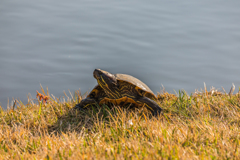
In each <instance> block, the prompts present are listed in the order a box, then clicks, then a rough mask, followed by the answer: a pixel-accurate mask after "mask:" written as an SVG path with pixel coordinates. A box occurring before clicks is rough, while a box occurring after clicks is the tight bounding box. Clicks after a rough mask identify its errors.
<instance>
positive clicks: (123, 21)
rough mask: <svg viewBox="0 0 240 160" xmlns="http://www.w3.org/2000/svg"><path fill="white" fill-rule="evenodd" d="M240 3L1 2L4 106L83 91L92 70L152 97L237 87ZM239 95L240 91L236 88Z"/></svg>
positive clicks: (239, 82)
mask: <svg viewBox="0 0 240 160" xmlns="http://www.w3.org/2000/svg"><path fill="white" fill-rule="evenodd" d="M239 8H240V1H207V0H201V1H187V0H181V1H171V0H170V1H169V0H167V1H139V0H132V1H111V0H104V1H100V0H86V1H81V0H80V1H76V0H75V1H66V0H58V1H56V0H55V1H54V0H41V1H30V0H21V1H17V0H11V1H9V0H1V1H0V103H1V106H2V107H3V108H6V107H7V102H8V98H9V99H10V100H12V97H14V98H19V99H20V100H22V101H23V102H24V103H26V102H27V96H26V95H27V94H28V93H31V95H32V96H33V97H35V95H36V90H40V84H41V85H42V86H43V87H44V88H45V87H46V86H48V88H49V91H50V93H51V94H53V95H55V96H56V97H60V96H63V95H64V94H63V91H64V90H65V91H68V89H69V90H70V91H72V92H74V91H75V90H77V89H79V88H80V89H81V91H82V93H84V92H86V91H90V90H91V89H92V88H93V87H94V86H95V84H96V80H95V79H94V78H93V77H92V72H93V70H94V69H95V68H101V69H104V70H107V71H110V72H112V73H126V74H131V75H133V76H135V77H137V78H139V79H140V80H142V81H143V82H145V83H146V84H147V85H148V86H149V87H150V88H151V89H152V90H153V92H154V93H157V92H159V91H160V87H162V85H163V86H164V87H165V89H166V90H167V91H168V92H172V93H174V90H176V91H178V90H179V89H185V90H186V91H187V92H188V93H191V92H194V91H195V89H200V88H203V83H204V82H205V83H206V85H207V87H208V88H210V86H214V87H216V88H221V87H224V88H225V89H226V90H227V91H229V89H230V87H231V85H232V83H234V84H235V86H236V88H238V86H240V74H239V71H240V70H239V69H240V9H239ZM237 90H238V89H237Z"/></svg>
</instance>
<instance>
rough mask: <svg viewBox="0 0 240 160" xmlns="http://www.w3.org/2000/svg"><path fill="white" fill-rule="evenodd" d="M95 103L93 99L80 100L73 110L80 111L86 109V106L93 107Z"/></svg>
mask: <svg viewBox="0 0 240 160" xmlns="http://www.w3.org/2000/svg"><path fill="white" fill-rule="evenodd" d="M96 103H97V102H96V100H95V99H93V98H89V97H88V98H85V99H83V100H81V102H80V103H78V104H77V105H76V106H75V107H74V108H73V109H78V110H82V109H84V108H87V107H88V106H91V105H94V104H96Z"/></svg>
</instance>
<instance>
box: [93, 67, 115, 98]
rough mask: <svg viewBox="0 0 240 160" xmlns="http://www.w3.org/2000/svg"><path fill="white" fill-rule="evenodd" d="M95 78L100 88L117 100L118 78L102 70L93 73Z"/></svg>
mask: <svg viewBox="0 0 240 160" xmlns="http://www.w3.org/2000/svg"><path fill="white" fill-rule="evenodd" d="M93 77H94V78H95V79H96V80H97V82H98V84H99V86H100V87H101V88H103V89H104V91H105V92H106V93H107V94H108V95H109V96H110V95H111V97H113V98H117V97H118V96H117V95H118V94H119V93H118V91H117V85H118V83H117V78H116V76H115V75H114V74H111V73H109V72H107V71H104V70H101V69H95V70H94V72H93Z"/></svg>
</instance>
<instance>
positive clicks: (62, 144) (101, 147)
mask: <svg viewBox="0 0 240 160" xmlns="http://www.w3.org/2000/svg"><path fill="white" fill-rule="evenodd" d="M41 93H42V94H43V95H48V96H49V97H48V99H47V103H43V102H42V100H41V101H39V100H33V99H31V98H29V103H28V104H27V105H23V104H22V103H21V102H19V101H17V103H16V105H15V106H14V108H11V109H8V110H6V111H4V110H2V109H0V159H240V128H239V126H240V95H239V94H234V95H232V94H231V93H229V94H228V93H224V92H223V93H220V92H217V91H216V90H211V91H209V92H207V91H204V92H198V93H195V94H193V95H191V96H189V95H187V94H186V93H185V92H184V91H180V92H179V93H178V94H176V95H173V94H169V93H166V92H163V93H161V94H159V95H158V99H159V101H158V103H159V104H160V106H161V107H162V108H163V110H164V111H163V114H162V115H161V116H159V117H157V118H156V117H152V116H151V115H148V112H147V111H145V109H135V110H131V109H122V108H119V107H107V106H102V107H101V108H100V107H93V108H90V109H89V110H86V111H85V112H79V111H74V110H72V107H74V105H75V104H76V103H78V102H77V101H80V100H81V96H80V95H79V94H76V96H72V95H71V94H70V95H69V97H68V96H67V95H66V96H65V98H64V99H63V98H61V101H60V100H59V99H57V98H55V97H54V96H50V95H49V94H48V93H44V91H41Z"/></svg>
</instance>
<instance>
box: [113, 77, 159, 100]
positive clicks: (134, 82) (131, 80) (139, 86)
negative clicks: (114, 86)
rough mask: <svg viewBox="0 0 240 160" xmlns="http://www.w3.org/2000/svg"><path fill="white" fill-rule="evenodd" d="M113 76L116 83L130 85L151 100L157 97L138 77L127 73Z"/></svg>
mask: <svg viewBox="0 0 240 160" xmlns="http://www.w3.org/2000/svg"><path fill="white" fill-rule="evenodd" d="M115 76H116V78H117V81H118V84H122V83H124V84H123V85H130V86H132V88H133V89H135V91H137V93H138V94H140V95H141V96H145V97H148V98H150V99H153V100H156V99H157V98H156V96H155V95H154V93H153V91H152V90H151V89H150V88H149V87H148V86H147V85H146V84H145V83H143V82H142V81H140V80H139V79H137V78H135V77H133V76H130V75H127V74H115ZM130 90H132V89H130Z"/></svg>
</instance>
